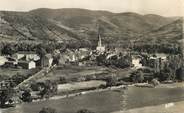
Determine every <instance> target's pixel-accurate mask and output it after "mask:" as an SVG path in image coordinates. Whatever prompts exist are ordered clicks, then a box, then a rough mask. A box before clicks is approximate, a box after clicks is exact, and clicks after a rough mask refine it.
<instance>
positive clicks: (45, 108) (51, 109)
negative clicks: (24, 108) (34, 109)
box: [39, 107, 57, 113]
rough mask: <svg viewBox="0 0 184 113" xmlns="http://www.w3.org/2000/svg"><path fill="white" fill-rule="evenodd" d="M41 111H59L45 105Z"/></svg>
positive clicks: (54, 112)
mask: <svg viewBox="0 0 184 113" xmlns="http://www.w3.org/2000/svg"><path fill="white" fill-rule="evenodd" d="M39 113H57V112H56V110H55V109H53V108H50V107H44V108H42V110H41V111H40V112H39Z"/></svg>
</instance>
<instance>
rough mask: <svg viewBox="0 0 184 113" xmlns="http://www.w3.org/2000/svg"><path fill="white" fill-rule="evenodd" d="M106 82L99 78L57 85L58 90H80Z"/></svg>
mask: <svg viewBox="0 0 184 113" xmlns="http://www.w3.org/2000/svg"><path fill="white" fill-rule="evenodd" d="M105 84H106V82H104V81H100V80H92V81H85V82H75V83H67V84H61V85H58V91H59V92H60V91H63V92H65V91H74V90H82V89H89V88H96V87H99V86H100V85H105Z"/></svg>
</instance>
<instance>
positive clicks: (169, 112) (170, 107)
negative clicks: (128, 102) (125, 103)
mask: <svg viewBox="0 0 184 113" xmlns="http://www.w3.org/2000/svg"><path fill="white" fill-rule="evenodd" d="M183 105H184V101H181V102H175V103H167V104H161V105H157V106H149V107H142V108H135V109H131V110H127V111H118V112H112V113H183V112H184V107H183Z"/></svg>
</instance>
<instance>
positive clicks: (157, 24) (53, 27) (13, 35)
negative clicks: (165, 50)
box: [0, 8, 182, 44]
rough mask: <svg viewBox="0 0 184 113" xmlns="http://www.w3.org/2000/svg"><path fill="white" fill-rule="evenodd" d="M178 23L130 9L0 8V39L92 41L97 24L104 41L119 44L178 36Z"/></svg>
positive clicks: (180, 22) (179, 24)
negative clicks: (129, 10)
mask: <svg viewBox="0 0 184 113" xmlns="http://www.w3.org/2000/svg"><path fill="white" fill-rule="evenodd" d="M181 25H182V21H181V20H178V18H171V17H162V16H159V15H153V14H149V15H140V14H136V13H131V12H127V13H112V12H108V11H93V10H87V9H75V8H66V9H46V8H41V9H35V10H32V11H29V12H12V11H1V12H0V28H1V30H0V39H2V40H15V41H18V40H32V41H43V40H60V41H66V42H67V41H74V42H80V43H85V42H87V43H90V44H94V42H95V43H96V41H97V34H98V27H99V29H100V34H101V35H102V37H103V39H102V40H103V42H105V43H117V42H119V43H120V42H123V41H127V40H135V39H137V38H140V40H142V39H144V38H148V39H149V38H150V39H152V38H159V39H161V38H162V39H165V38H166V39H168V37H169V38H175V37H177V39H180V38H181V37H180V35H181V33H182V32H180V31H182V27H181ZM147 34H148V35H147ZM146 35H147V36H146ZM171 35H173V36H171Z"/></svg>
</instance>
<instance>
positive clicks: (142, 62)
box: [132, 54, 168, 72]
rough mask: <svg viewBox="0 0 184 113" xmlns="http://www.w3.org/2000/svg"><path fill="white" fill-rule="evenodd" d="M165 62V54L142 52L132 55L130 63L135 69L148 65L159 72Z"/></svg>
mask: <svg viewBox="0 0 184 113" xmlns="http://www.w3.org/2000/svg"><path fill="white" fill-rule="evenodd" d="M167 63H168V56H167V55H166V54H156V55H149V54H142V55H136V56H133V58H132V64H133V65H134V67H135V68H136V69H140V68H144V67H150V68H152V69H153V70H154V71H155V72H159V71H160V70H162V69H164V67H165V66H166V65H167Z"/></svg>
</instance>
